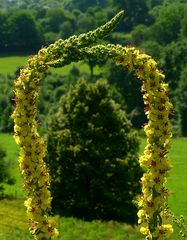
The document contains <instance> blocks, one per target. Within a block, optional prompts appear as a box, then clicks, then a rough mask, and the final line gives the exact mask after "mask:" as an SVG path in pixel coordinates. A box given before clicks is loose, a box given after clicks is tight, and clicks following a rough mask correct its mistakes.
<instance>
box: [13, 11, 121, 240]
mask: <svg viewBox="0 0 187 240" xmlns="http://www.w3.org/2000/svg"><path fill="white" fill-rule="evenodd" d="M122 15H123V12H120V13H118V14H117V15H116V16H115V17H114V18H113V19H112V20H110V21H109V22H108V23H106V24H105V25H103V26H101V27H100V28H97V29H96V30H94V31H92V32H88V33H86V34H81V35H80V36H72V37H70V38H69V39H67V40H62V39H60V40H58V41H57V42H55V43H54V44H51V45H50V46H49V47H48V48H43V49H41V50H40V51H39V53H38V54H37V55H35V56H33V57H31V58H30V59H29V60H28V64H27V66H25V68H24V69H22V70H21V72H20V76H19V78H18V79H17V80H16V81H15V90H14V94H15V98H14V101H15V108H14V112H13V114H12V118H13V119H14V137H15V141H16V143H17V144H18V145H19V146H20V156H19V166H20V170H21V172H22V174H23V177H24V189H25V191H26V193H27V197H28V198H27V200H26V201H25V206H26V208H27V214H28V218H29V229H30V232H31V233H32V234H33V235H34V237H35V239H37V240H49V239H50V240H51V239H57V238H58V235H59V233H58V230H57V229H56V227H55V223H54V222H52V220H51V219H50V218H49V213H50V210H51V200H52V198H51V193H50V190H49V188H50V176H49V172H48V169H47V167H46V164H45V162H44V161H43V158H44V156H45V154H46V146H45V144H44V141H43V139H42V137H41V136H40V135H39V134H38V132H37V127H38V124H39V123H38V121H37V120H36V119H37V112H38V110H37V108H36V105H37V101H38V97H39V90H40V87H39V81H40V79H41V75H42V73H44V72H45V71H46V70H47V69H48V67H49V66H53V67H59V66H63V65H65V64H68V63H70V62H71V61H78V60H79V59H81V58H83V56H82V55H81V54H80V53H79V49H81V47H85V46H87V45H90V44H93V43H94V42H95V41H96V40H97V39H98V38H101V37H104V36H105V35H106V34H107V33H108V32H110V31H111V30H112V29H113V28H114V27H115V26H116V24H117V23H118V22H119V20H120V18H121V16H122Z"/></svg>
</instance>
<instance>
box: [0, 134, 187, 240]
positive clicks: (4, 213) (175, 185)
mask: <svg viewBox="0 0 187 240" xmlns="http://www.w3.org/2000/svg"><path fill="white" fill-rule="evenodd" d="M0 145H1V146H3V147H4V149H6V150H7V160H8V161H9V162H10V165H11V168H12V169H11V171H12V174H13V176H14V177H15V178H16V179H17V183H16V185H15V186H5V187H6V193H8V194H12V195H15V194H16V196H17V197H20V199H17V200H1V201H0V240H9V239H14V240H18V239H19V240H21V239H24V240H27V239H28V240H29V239H32V237H30V235H29V234H28V230H27V224H26V215H25V211H24V207H23V199H22V197H23V196H24V193H23V192H22V191H21V175H20V173H19V170H18V167H17V159H18V147H17V146H16V144H15V142H14V140H13V138H12V136H11V135H7V134H0ZM144 146H145V139H142V144H141V152H142V151H143V147H144ZM186 156H187V139H175V140H174V141H173V144H172V148H171V151H170V158H171V159H172V163H173V169H172V171H171V174H170V177H169V178H168V186H169V188H170V190H171V196H170V198H169V205H170V207H171V210H172V211H173V212H174V213H175V215H176V216H179V215H180V214H183V215H184V217H185V219H187V188H186V186H187V167H186V161H187V159H186ZM58 222H59V228H60V232H61V233H62V236H63V237H62V238H61V239H63V240H74V239H76V240H106V239H107V240H124V239H125V240H142V239H143V238H141V236H140V235H139V233H138V231H137V228H132V227H131V226H128V225H126V224H120V223H115V222H107V223H104V222H99V221H94V222H91V223H88V222H83V221H80V220H77V219H74V218H59V219H58ZM72 229H73V231H72ZM12 236H14V238H12ZM171 239H172V240H179V239H180V238H179V237H178V235H177V231H175V234H174V236H173V237H172V238H171Z"/></svg>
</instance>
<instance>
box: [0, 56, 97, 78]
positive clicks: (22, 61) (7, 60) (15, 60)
mask: <svg viewBox="0 0 187 240" xmlns="http://www.w3.org/2000/svg"><path fill="white" fill-rule="evenodd" d="M29 56H30V54H13V53H12V55H11V53H9V54H3V55H1V54H0V73H2V74H12V73H14V72H15V71H16V70H17V69H18V67H23V66H24V65H26V63H27V60H28V58H29ZM73 66H76V67H78V68H79V70H80V72H81V73H87V74H90V69H89V66H88V64H86V63H84V62H78V63H71V64H69V65H67V66H64V67H62V68H50V71H51V72H52V73H57V74H62V75H67V74H68V73H69V71H70V69H71V68H72V67H73ZM100 72H101V69H100V68H99V66H96V67H95V68H94V74H99V73H100Z"/></svg>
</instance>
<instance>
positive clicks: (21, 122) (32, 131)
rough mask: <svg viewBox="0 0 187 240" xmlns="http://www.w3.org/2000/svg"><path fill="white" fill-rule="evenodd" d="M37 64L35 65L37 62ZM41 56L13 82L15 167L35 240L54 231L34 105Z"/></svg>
mask: <svg viewBox="0 0 187 240" xmlns="http://www.w3.org/2000/svg"><path fill="white" fill-rule="evenodd" d="M38 60H39V61H38ZM44 66H45V65H44V64H43V61H42V56H40V59H38V56H36V57H33V58H32V59H30V60H29V62H28V66H27V67H26V68H25V69H23V70H22V71H21V74H20V77H19V78H18V79H17V81H15V90H14V93H15V99H14V100H15V103H16V105H15V109H14V112H13V114H12V117H13V118H14V122H15V125H14V137H15V140H16V143H17V144H19V145H20V148H21V149H20V156H19V166H20V169H21V172H22V174H23V175H24V188H25V190H26V191H27V195H28V199H27V200H26V201H25V206H26V207H27V214H28V218H29V227H30V231H31V233H32V234H33V235H34V236H35V239H56V238H57V236H58V231H57V229H56V228H55V226H54V224H53V223H52V222H51V221H50V220H49V219H48V213H49V211H50V208H51V207H50V206H51V194H50V191H49V186H50V178H49V173H48V171H47V168H46V165H45V163H44V162H43V157H44V156H45V152H46V147H45V145H44V142H43V139H42V138H41V137H40V136H39V134H38V132H37V125H38V122H37V120H36V114H37V109H36V106H35V104H36V101H37V98H38V92H39V79H40V74H39V72H41V70H42V71H43V69H44Z"/></svg>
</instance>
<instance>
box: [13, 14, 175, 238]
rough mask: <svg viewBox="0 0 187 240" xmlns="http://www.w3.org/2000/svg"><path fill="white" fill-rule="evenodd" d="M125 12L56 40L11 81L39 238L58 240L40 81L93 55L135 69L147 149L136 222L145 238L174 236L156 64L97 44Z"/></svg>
mask: <svg viewBox="0 0 187 240" xmlns="http://www.w3.org/2000/svg"><path fill="white" fill-rule="evenodd" d="M122 15H123V11H122V12H120V13H118V14H117V15H116V16H115V17H114V18H113V19H111V20H110V21H109V22H108V23H106V24H105V25H103V26H101V27H99V28H97V29H96V30H94V31H90V32H88V33H86V34H81V35H79V36H76V35H74V36H71V37H70V38H69V39H66V40H62V39H59V40H58V41H57V42H55V43H54V44H51V45H50V46H49V47H47V48H42V49H41V50H40V51H39V52H38V54H37V55H35V56H33V57H30V59H29V60H28V63H27V65H26V66H25V68H23V69H22V70H21V72H20V76H19V77H18V79H17V80H16V81H15V87H14V94H15V98H14V100H15V107H14V112H13V114H12V117H13V119H14V138H15V141H16V143H17V144H18V145H19V146H20V155H19V166H20V170H21V172H22V174H23V183H24V184H23V185H24V189H25V191H26V193H27V200H26V201H25V206H26V209H27V210H26V211H27V215H28V222H29V230H30V232H31V233H32V234H33V236H34V238H35V239H37V240H48V239H57V238H58V237H59V233H58V230H57V229H56V223H55V222H53V221H52V218H50V211H51V200H52V197H51V193H50V175H49V172H48V169H47V166H46V164H45V162H44V161H43V158H44V157H45V155H46V146H45V143H44V140H43V138H42V137H41V136H40V135H39V133H38V130H37V129H38V125H39V123H38V121H37V113H38V110H37V107H36V106H37V102H38V97H39V91H40V79H41V77H42V75H43V73H45V72H46V71H47V69H48V68H49V67H62V66H65V65H67V64H69V63H71V62H77V61H79V60H82V59H88V58H90V57H94V58H97V59H113V60H114V61H115V62H116V64H120V65H122V66H124V68H126V69H128V70H129V71H133V72H134V73H135V75H136V76H137V77H138V78H139V79H140V80H141V82H142V88H141V92H142V94H143V100H144V103H145V113H146V115H147V118H148V123H147V124H146V125H145V126H144V130H145V133H146V135H147V146H146V147H145V150H144V154H143V156H141V157H140V160H139V161H140V165H141V166H142V167H143V168H144V169H145V173H144V175H143V177H142V178H141V184H142V193H141V196H140V199H139V201H138V202H139V211H138V217H139V220H138V223H140V224H142V227H141V228H140V231H141V232H142V234H144V235H145V237H146V239H152V240H161V239H168V238H169V237H170V235H171V234H172V232H173V228H172V225H170V224H169V223H168V222H167V221H168V217H169V214H168V212H167V197H168V195H169V191H168V189H167V188H166V187H165V182H166V177H167V174H168V171H169V170H170V168H171V164H170V162H169V159H168V157H167V153H168V149H169V147H170V139H171V137H172V134H171V124H170V121H169V118H170V114H171V113H172V104H171V103H170V101H169V98H168V86H167V84H165V83H164V75H163V73H162V71H160V70H159V69H158V68H157V66H156V62H155V61H154V60H153V59H152V58H151V57H150V56H148V55H146V54H144V53H142V52H139V50H136V49H135V48H133V47H123V46H121V45H112V44H106V45H104V44H103V45H96V44H95V43H96V41H97V40H98V39H101V38H103V37H104V36H106V35H107V34H108V33H109V32H110V31H111V30H112V29H113V28H114V27H115V26H116V25H117V23H118V22H119V20H120V19H121V17H122Z"/></svg>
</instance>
